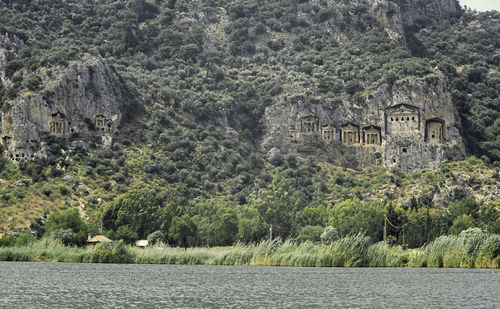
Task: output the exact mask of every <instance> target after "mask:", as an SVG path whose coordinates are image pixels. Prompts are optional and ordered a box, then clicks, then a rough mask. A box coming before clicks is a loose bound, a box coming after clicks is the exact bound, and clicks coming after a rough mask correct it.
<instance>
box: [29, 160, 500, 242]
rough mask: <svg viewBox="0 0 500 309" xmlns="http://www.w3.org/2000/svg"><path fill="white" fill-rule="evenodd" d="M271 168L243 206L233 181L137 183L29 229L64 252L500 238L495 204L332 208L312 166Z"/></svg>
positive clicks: (461, 200) (348, 202) (421, 202)
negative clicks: (89, 242)
mask: <svg viewBox="0 0 500 309" xmlns="http://www.w3.org/2000/svg"><path fill="white" fill-rule="evenodd" d="M273 162H274V164H275V165H271V164H268V165H267V166H266V167H265V168H264V171H263V173H262V174H261V175H259V176H258V177H257V180H256V183H255V185H254V186H253V190H252V191H251V192H250V193H249V194H248V198H246V199H244V200H242V201H239V200H238V199H237V197H238V194H237V192H240V191H239V190H240V189H241V188H240V187H239V186H240V185H241V183H240V182H238V181H235V182H232V183H231V184H230V185H231V186H233V188H234V190H235V191H234V193H235V195H232V196H231V195H229V196H228V195H215V196H212V195H205V196H198V197H193V196H192V192H191V189H190V188H188V187H179V186H169V185H167V186H156V185H153V184H148V183H139V184H135V185H132V186H130V187H128V188H127V191H126V192H125V193H123V194H121V195H119V196H117V197H116V198H114V199H112V200H110V201H109V202H106V203H104V204H103V205H99V204H98V203H95V204H89V205H88V207H87V208H86V212H87V213H88V214H90V217H91V219H90V220H88V221H85V220H83V219H81V218H80V215H79V213H78V211H77V210H76V209H74V208H71V209H68V210H64V211H63V212H61V213H54V214H52V215H50V216H49V217H48V219H46V218H45V219H44V218H42V219H39V220H38V221H36V222H33V223H32V226H31V229H32V230H33V231H37V234H38V235H39V236H40V237H42V235H43V237H45V238H56V239H60V240H61V241H62V242H63V243H65V244H68V245H83V244H85V241H86V235H87V234H88V233H91V234H93V235H95V234H97V233H104V234H105V235H106V236H108V237H109V238H111V239H115V240H118V239H121V240H123V241H125V242H126V243H134V242H135V241H136V240H138V239H149V240H150V241H151V242H152V243H157V242H161V243H165V244H169V245H172V246H182V247H192V246H230V245H234V244H235V243H238V242H239V243H257V242H260V241H262V240H264V239H269V238H276V237H280V238H282V239H296V240H297V241H300V242H304V241H312V242H321V241H322V237H323V240H324V239H325V237H326V238H327V239H331V240H336V239H340V238H343V237H346V236H348V235H353V234H357V233H363V234H364V235H366V236H367V237H369V238H370V239H371V240H372V241H375V242H377V241H381V240H383V237H384V225H385V228H386V233H387V234H386V235H387V242H388V243H389V244H391V245H404V246H408V247H410V248H417V247H420V246H422V245H424V244H425V243H429V242H431V241H433V240H434V239H436V238H438V237H440V236H442V235H458V234H459V233H460V232H461V231H463V230H466V229H468V228H472V227H477V228H481V229H483V230H485V231H488V232H491V233H500V216H499V213H498V211H497V208H496V207H497V205H496V204H495V203H494V202H487V203H484V202H477V201H476V200H475V199H474V198H473V197H471V196H467V195H458V196H457V197H456V198H455V201H454V202H451V203H450V204H449V205H448V206H447V207H446V208H445V207H443V206H441V205H436V204H435V203H434V202H433V193H432V192H431V193H424V194H422V195H420V196H418V197H413V198H411V199H409V200H408V202H406V203H404V204H402V205H398V204H396V203H394V202H392V201H390V200H389V199H387V200H386V201H385V202H375V201H369V200H360V199H359V198H356V197H352V198H348V199H345V200H343V201H341V202H338V203H331V202H329V200H328V196H329V192H330V191H329V189H328V188H327V186H326V184H325V183H324V182H323V179H324V177H320V174H318V172H320V169H319V168H318V167H317V166H316V165H315V164H314V163H313V162H312V161H310V160H307V159H300V158H297V157H296V156H294V155H287V156H285V157H279V158H275V161H273ZM339 176H340V178H339V177H336V179H337V180H336V181H337V182H344V183H345V184H344V185H345V186H347V187H349V186H351V184H349V180H348V178H347V177H345V176H342V175H341V174H339ZM360 197H362V195H360ZM322 235H323V236H322Z"/></svg>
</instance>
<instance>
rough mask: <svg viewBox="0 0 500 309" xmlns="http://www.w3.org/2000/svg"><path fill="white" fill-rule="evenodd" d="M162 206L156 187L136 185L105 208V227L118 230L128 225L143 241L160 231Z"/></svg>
mask: <svg viewBox="0 0 500 309" xmlns="http://www.w3.org/2000/svg"><path fill="white" fill-rule="evenodd" d="M161 205H162V200H161V198H160V195H159V193H158V192H157V190H156V188H155V187H152V186H150V185H147V184H139V185H136V186H134V187H133V188H131V189H130V190H129V191H128V192H127V193H125V194H123V195H121V196H119V197H118V198H116V199H115V200H114V201H113V202H111V203H110V204H108V205H107V206H106V207H105V210H104V214H103V219H102V220H103V227H104V228H105V229H108V230H117V229H118V228H119V227H120V226H125V225H126V226H128V227H129V228H130V229H131V230H132V232H133V233H135V234H136V235H137V237H138V238H141V239H143V238H145V237H147V235H149V234H151V233H152V232H154V231H156V230H159V229H160V226H161V222H159V220H158V218H159V214H160V207H161Z"/></svg>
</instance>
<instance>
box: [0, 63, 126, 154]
mask: <svg viewBox="0 0 500 309" xmlns="http://www.w3.org/2000/svg"><path fill="white" fill-rule="evenodd" d="M36 74H37V75H38V76H40V77H41V82H40V86H39V89H37V90H36V91H31V90H28V89H24V90H21V92H20V93H18V95H17V96H16V97H15V98H14V99H13V100H11V101H9V102H6V103H5V104H6V106H4V108H3V111H2V132H1V142H2V145H3V148H4V155H5V156H7V157H8V158H10V159H12V160H13V161H20V160H22V159H29V158H32V157H34V156H36V155H43V148H44V147H43V145H44V142H45V141H46V139H47V138H48V137H49V136H58V137H62V138H66V139H67V138H70V137H72V138H78V137H85V136H87V137H88V136H96V135H98V136H101V135H108V134H112V133H113V132H114V131H115V130H116V129H117V127H118V126H119V124H120V121H121V118H122V111H121V110H122V108H121V107H122V106H123V102H124V101H125V100H126V98H125V96H124V90H123V88H122V86H121V83H120V82H119V79H118V77H117V76H116V75H115V74H114V73H113V72H112V70H111V69H110V68H109V66H107V65H106V64H105V63H104V62H103V61H102V59H100V58H98V57H95V56H92V55H89V54H84V55H82V56H81V57H80V58H79V59H78V60H73V61H69V63H68V64H67V65H66V66H51V67H42V68H40V69H39V70H38V71H37V72H36Z"/></svg>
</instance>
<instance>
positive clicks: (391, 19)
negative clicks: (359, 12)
mask: <svg viewBox="0 0 500 309" xmlns="http://www.w3.org/2000/svg"><path fill="white" fill-rule="evenodd" d="M369 2H370V7H371V10H372V12H373V13H374V14H375V15H376V17H377V20H378V21H379V22H381V23H383V24H384V25H386V26H387V28H388V29H390V30H392V31H394V32H396V33H398V34H403V32H404V29H405V28H420V27H422V26H425V25H431V24H437V23H440V22H442V21H443V20H444V19H447V18H450V17H453V16H459V15H460V14H461V12H462V9H461V8H460V4H459V3H458V1H457V0H392V1H391V0H369Z"/></svg>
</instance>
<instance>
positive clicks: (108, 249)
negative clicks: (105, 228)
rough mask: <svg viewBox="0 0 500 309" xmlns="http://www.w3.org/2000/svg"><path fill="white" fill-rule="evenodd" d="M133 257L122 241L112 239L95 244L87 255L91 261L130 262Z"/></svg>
mask: <svg viewBox="0 0 500 309" xmlns="http://www.w3.org/2000/svg"><path fill="white" fill-rule="evenodd" d="M133 260H134V257H133V256H132V254H131V253H130V252H129V250H128V249H127V246H126V245H125V244H124V243H123V241H112V242H106V243H100V244H98V245H96V247H95V248H94V250H93V251H92V253H91V254H90V257H89V262H91V263H132V262H133Z"/></svg>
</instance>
